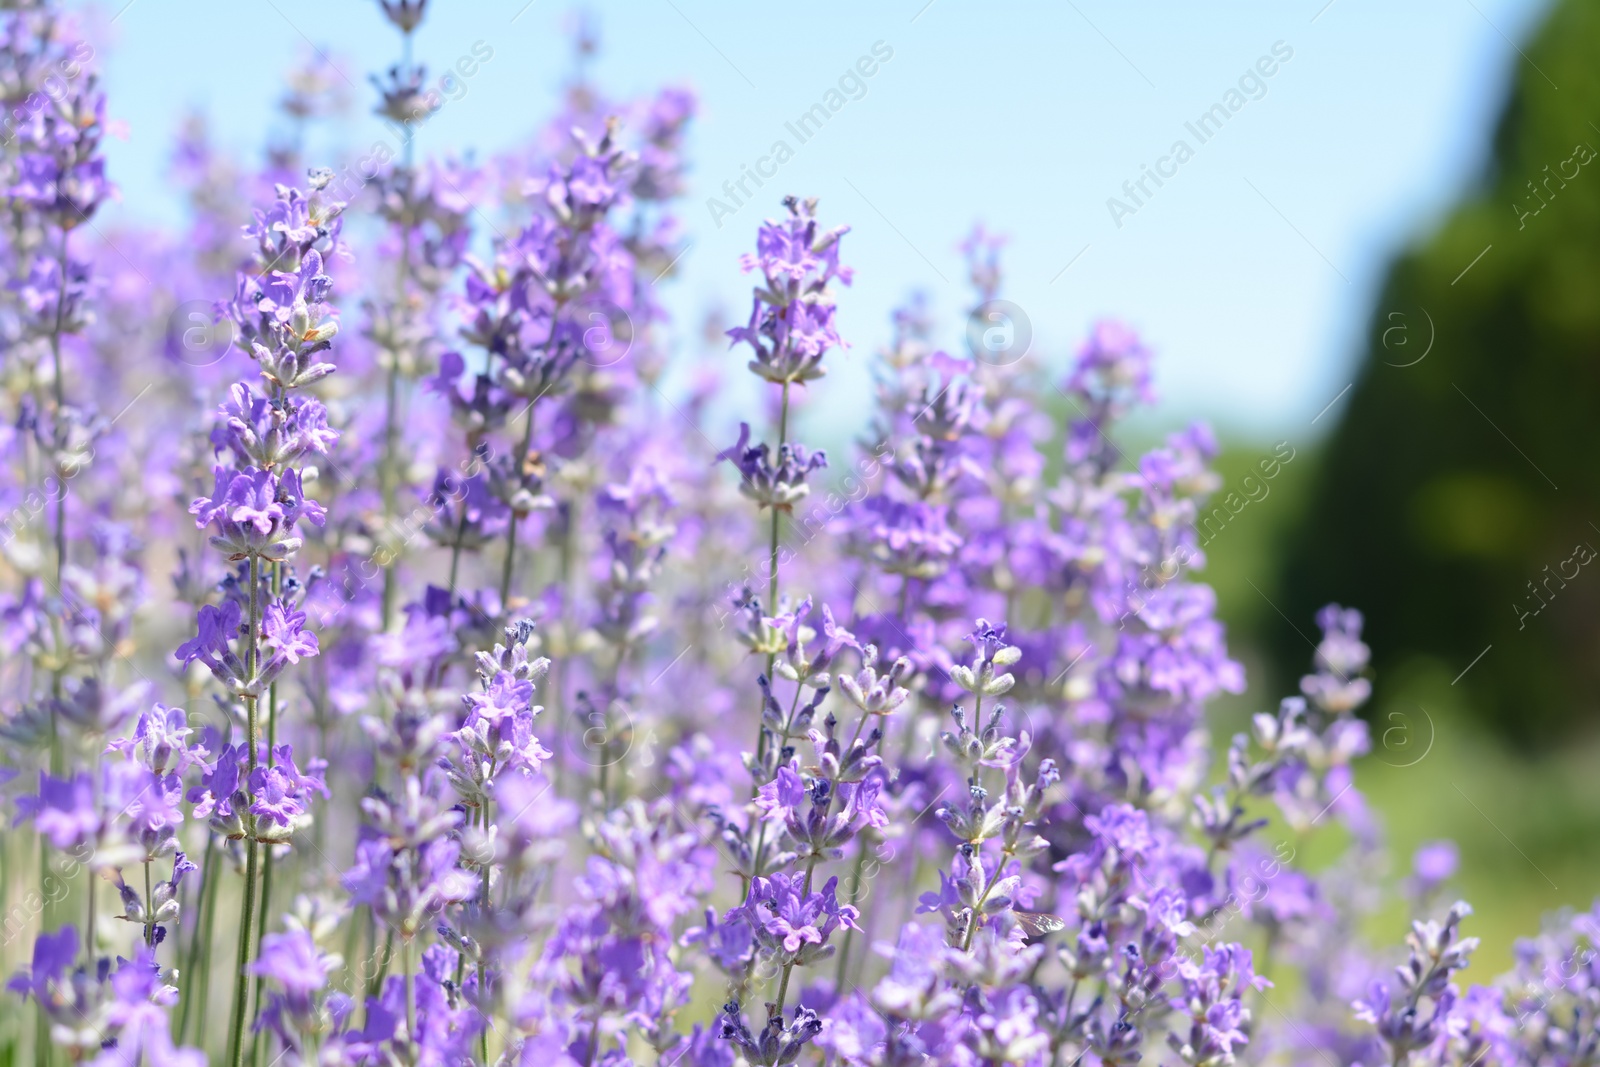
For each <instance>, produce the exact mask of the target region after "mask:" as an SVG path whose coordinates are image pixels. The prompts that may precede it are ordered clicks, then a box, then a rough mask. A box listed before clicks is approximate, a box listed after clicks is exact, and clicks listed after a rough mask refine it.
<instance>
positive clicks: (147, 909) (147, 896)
mask: <svg viewBox="0 0 1600 1067" xmlns="http://www.w3.org/2000/svg"><path fill="white" fill-rule="evenodd" d="M154 911H155V897H154V896H152V895H151V893H150V861H149V860H148V859H147V860H145V861H144V943H145V946H146V947H148V948H155V947H156V927H155V924H154V923H153V922H151V921H150V920H151V919H152V918H153V917H154V916H153V913H154Z"/></svg>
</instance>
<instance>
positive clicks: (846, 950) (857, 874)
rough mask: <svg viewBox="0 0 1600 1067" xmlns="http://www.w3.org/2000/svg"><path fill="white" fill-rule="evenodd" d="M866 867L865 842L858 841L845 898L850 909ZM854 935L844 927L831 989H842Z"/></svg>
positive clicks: (858, 894)
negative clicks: (837, 965) (862, 870)
mask: <svg viewBox="0 0 1600 1067" xmlns="http://www.w3.org/2000/svg"><path fill="white" fill-rule="evenodd" d="M866 865H867V846H866V842H865V841H858V847H857V849H856V862H855V866H854V867H852V868H851V869H850V892H849V893H848V894H847V896H846V900H847V901H848V902H849V904H850V906H851V907H852V908H853V907H855V906H856V899H857V897H859V896H860V895H861V869H862V868H863V867H865V866H866ZM854 933H855V931H854V930H852V929H851V928H849V927H845V931H844V940H843V941H842V942H841V943H840V945H839V967H838V970H837V971H836V972H835V974H834V978H833V988H835V989H843V988H844V972H845V963H846V961H847V960H849V959H850V935H852V934H854Z"/></svg>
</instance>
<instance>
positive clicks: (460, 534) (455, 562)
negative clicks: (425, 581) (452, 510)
mask: <svg viewBox="0 0 1600 1067" xmlns="http://www.w3.org/2000/svg"><path fill="white" fill-rule="evenodd" d="M457 506H458V507H460V508H461V517H460V518H459V519H457V520H456V542H455V544H453V545H451V546H450V584H449V585H448V586H446V588H448V589H449V590H450V592H451V594H452V595H453V594H454V593H455V591H456V571H457V570H458V569H459V568H460V567H461V542H462V541H463V540H464V539H465V538H466V536H467V494H466V490H465V489H463V490H462V492H461V499H460V500H459V501H457Z"/></svg>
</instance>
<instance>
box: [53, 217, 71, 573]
mask: <svg viewBox="0 0 1600 1067" xmlns="http://www.w3.org/2000/svg"><path fill="white" fill-rule="evenodd" d="M67 232H68V231H67V228H66V227H65V226H63V227H62V228H61V252H60V255H59V256H58V258H57V274H58V276H59V277H60V288H59V289H58V290H57V292H56V324H55V327H54V328H53V329H52V330H51V331H50V362H51V367H52V368H53V370H54V372H55V382H54V385H55V395H56V418H57V419H60V417H61V413H62V410H63V409H64V408H66V406H67V380H66V378H65V376H64V374H63V371H62V365H61V330H62V326H63V324H64V320H65V317H66V311H67ZM57 432H58V433H59V428H58V430H57ZM59 478H60V475H59V474H58V475H57V479H58V482H57V485H56V489H57V493H56V591H57V592H60V590H61V572H62V569H63V568H64V567H65V566H66V563H67V487H66V485H65V484H62V483H61V482H60V481H59Z"/></svg>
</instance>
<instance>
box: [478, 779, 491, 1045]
mask: <svg viewBox="0 0 1600 1067" xmlns="http://www.w3.org/2000/svg"><path fill="white" fill-rule="evenodd" d="M492 803H493V801H491V800H490V799H488V798H487V797H486V798H484V801H483V829H484V831H485V832H486V833H487V832H488V829H489V806H490V804H492ZM489 874H490V869H489V864H487V863H485V864H484V865H483V910H484V912H485V914H487V913H488V910H489ZM488 994H489V990H488V987H487V985H485V983H484V977H483V948H482V946H481V945H480V946H479V949H478V1011H479V1012H480V1013H482V1015H483V1029H482V1030H480V1031H479V1032H478V1054H479V1056H481V1057H482V1059H483V1062H484V1063H488V1062H489V1013H488V1011H486V1010H485V1009H486V1008H487V1007H488V1003H489V999H488Z"/></svg>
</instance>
